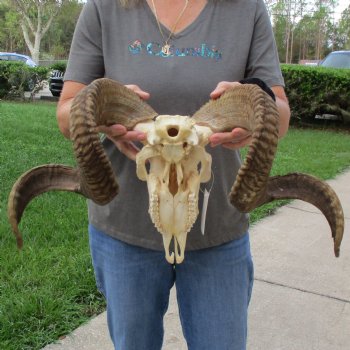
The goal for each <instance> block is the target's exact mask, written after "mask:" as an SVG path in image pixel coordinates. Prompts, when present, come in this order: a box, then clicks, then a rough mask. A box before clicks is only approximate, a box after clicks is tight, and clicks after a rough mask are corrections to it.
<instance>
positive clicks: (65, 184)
mask: <svg viewBox="0 0 350 350" xmlns="http://www.w3.org/2000/svg"><path fill="white" fill-rule="evenodd" d="M79 183H80V180H79V171H78V170H77V169H75V168H72V167H69V166H66V165H60V164H47V165H41V166H38V167H35V168H33V169H30V170H28V171H27V172H25V173H24V174H23V175H22V176H20V177H19V178H18V180H17V181H16V182H15V184H14V185H13V187H12V189H11V192H10V195H9V199H8V207H7V213H8V218H9V222H10V225H11V227H12V231H13V233H14V235H15V237H16V240H17V246H18V248H22V245H23V240H22V236H21V233H20V231H19V228H18V225H19V223H20V221H21V218H22V215H23V212H24V210H25V208H26V207H27V205H28V203H29V202H30V201H31V200H32V199H33V198H35V197H37V196H39V195H40V194H42V193H45V192H48V191H53V190H60V191H69V192H75V193H80V194H83V195H85V194H84V191H83V190H82V189H81V188H80V185H79Z"/></svg>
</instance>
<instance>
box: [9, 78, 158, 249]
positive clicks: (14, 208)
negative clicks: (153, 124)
mask: <svg viewBox="0 0 350 350" xmlns="http://www.w3.org/2000/svg"><path fill="white" fill-rule="evenodd" d="M156 115H157V113H156V112H155V111H154V110H153V109H152V108H151V107H150V106H149V105H148V104H146V103H145V102H143V101H142V100H141V99H140V97H139V96H138V95H137V94H136V93H134V92H133V91H131V90H130V89H128V88H126V87H125V86H123V85H121V84H119V83H117V82H115V81H112V80H109V79H98V80H95V81H94V82H92V83H91V84H90V85H88V86H87V87H85V88H84V89H83V90H82V91H81V92H80V93H79V94H78V95H77V96H76V97H75V99H74V101H73V104H72V108H71V115H70V123H71V125H70V131H71V139H72V141H73V145H74V151H75V155H76V159H77V162H78V165H79V166H78V169H74V168H72V167H68V166H64V165H55V164H49V165H43V166H39V167H36V168H33V169H31V170H29V171H27V172H26V173H24V174H23V175H22V176H21V177H20V178H19V179H18V180H17V181H16V183H15V184H14V186H13V188H12V190H11V193H10V196H9V200H8V217H9V221H10V224H11V226H12V230H13V233H14V235H15V236H16V240H17V245H18V247H19V248H21V247H22V245H23V241H22V237H21V234H20V232H19V229H18V224H19V222H20V220H21V217H22V214H23V212H24V210H25V208H26V206H27V205H28V203H29V202H30V201H31V200H32V199H33V198H34V197H36V196H38V195H40V194H42V193H44V192H47V191H51V190H62V191H71V192H76V193H80V194H82V195H84V196H85V197H87V198H91V199H92V200H93V201H95V202H96V203H98V204H106V203H108V202H109V201H111V200H112V199H113V198H114V197H115V196H116V195H117V193H118V184H117V181H116V179H115V175H114V173H113V170H112V167H111V165H110V162H109V160H108V158H107V156H106V154H105V152H104V149H103V147H102V145H101V142H100V139H99V135H98V132H97V131H96V127H97V126H99V125H112V124H123V125H124V126H125V127H126V128H127V129H128V130H130V129H132V128H133V127H134V125H135V124H137V123H139V122H141V121H146V120H149V119H152V118H153V117H155V116H156Z"/></svg>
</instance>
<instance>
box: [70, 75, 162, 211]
mask: <svg viewBox="0 0 350 350" xmlns="http://www.w3.org/2000/svg"><path fill="white" fill-rule="evenodd" d="M156 115H157V113H156V112H155V111H154V110H153V109H152V108H151V107H150V106H149V105H148V104H147V103H145V102H144V101H142V100H141V98H140V97H139V96H138V95H137V94H136V93H134V92H133V91H131V90H130V89H128V88H126V87H125V86H123V85H121V84H119V83H117V82H115V81H113V80H110V79H106V78H103V79H98V80H95V81H94V82H92V83H91V84H90V85H88V86H87V87H85V88H84V89H83V90H82V91H80V93H79V94H78V95H77V96H76V97H75V99H74V101H73V104H72V108H71V115H70V134H71V139H72V141H73V145H74V152H75V157H76V159H77V162H78V165H79V169H80V175H81V181H82V187H84V189H85V191H86V194H87V196H88V197H89V198H90V199H92V200H93V201H94V202H96V203H97V204H101V205H103V204H107V203H108V202H110V201H111V200H112V199H113V198H114V197H115V196H116V195H117V193H118V183H117V181H116V178H115V174H114V172H113V170H112V166H111V164H110V161H109V159H108V157H107V155H106V154H105V151H104V149H103V147H102V145H101V141H100V138H99V134H98V132H97V130H96V128H97V127H98V126H100V125H107V126H108V125H113V124H122V125H124V126H125V127H126V128H127V129H128V130H131V129H132V128H133V127H134V126H135V125H136V124H137V123H139V122H142V121H146V120H150V119H153V118H154V117H155V116H156Z"/></svg>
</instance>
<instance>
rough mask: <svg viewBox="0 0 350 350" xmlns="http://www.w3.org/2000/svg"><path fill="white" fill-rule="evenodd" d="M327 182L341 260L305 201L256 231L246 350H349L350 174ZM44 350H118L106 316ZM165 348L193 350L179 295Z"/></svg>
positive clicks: (325, 226) (168, 322)
mask: <svg viewBox="0 0 350 350" xmlns="http://www.w3.org/2000/svg"><path fill="white" fill-rule="evenodd" d="M329 183H330V185H331V186H332V187H333V188H334V190H335V191H336V192H337V194H338V196H339V198H340V200H341V202H342V204H343V209H344V213H345V233H344V239H343V243H342V246H341V252H340V258H338V259H336V258H335V257H334V255H333V241H332V239H331V233H330V229H329V226H328V223H327V221H326V219H325V218H324V217H323V215H322V214H321V213H320V212H319V211H318V210H317V209H316V208H315V207H313V206H311V205H309V204H307V203H304V202H301V201H293V202H292V203H291V204H289V205H287V206H285V207H283V208H280V209H279V210H278V211H277V213H276V214H275V215H272V216H270V217H268V218H266V219H264V220H262V221H260V222H259V223H258V224H257V225H255V226H253V227H252V228H251V230H250V231H251V245H252V253H253V257H254V263H255V285H254V290H253V296H252V301H251V304H250V309H249V310H250V313H249V340H248V350H266V349H267V350H348V349H350V227H349V222H350V171H348V172H346V173H344V174H342V175H340V176H338V177H337V178H336V179H335V180H332V181H329ZM44 349H45V350H113V347H112V344H111V342H110V340H109V336H108V331H107V325H106V315H105V313H103V314H101V315H99V316H98V317H96V318H95V319H93V320H91V321H90V322H89V323H88V324H86V325H84V326H82V327H80V328H78V329H77V330H76V331H74V332H73V333H72V334H71V335H69V336H67V337H66V338H65V339H63V340H61V341H59V343H57V344H51V345H48V346H46V347H45V348H44ZM163 349H164V350H185V349H187V346H186V343H185V341H184V338H183V336H182V333H181V326H180V322H179V317H178V311H177V305H176V296H175V292H174V290H172V293H171V301H170V305H169V310H168V312H167V314H166V316H165V339H164V346H163ZM150 350H151V349H150ZM213 350H221V349H213Z"/></svg>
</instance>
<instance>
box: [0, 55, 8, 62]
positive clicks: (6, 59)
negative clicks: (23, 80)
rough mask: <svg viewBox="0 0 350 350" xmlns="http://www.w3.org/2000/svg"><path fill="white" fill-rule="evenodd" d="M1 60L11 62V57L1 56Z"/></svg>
mask: <svg viewBox="0 0 350 350" xmlns="http://www.w3.org/2000/svg"><path fill="white" fill-rule="evenodd" d="M0 60H4V61H8V60H9V56H7V55H1V56H0Z"/></svg>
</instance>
